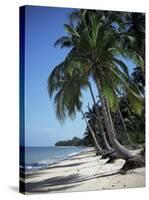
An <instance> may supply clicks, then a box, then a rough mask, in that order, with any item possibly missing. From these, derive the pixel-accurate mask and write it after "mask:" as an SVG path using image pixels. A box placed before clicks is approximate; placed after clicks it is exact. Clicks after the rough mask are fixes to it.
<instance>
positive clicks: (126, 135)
mask: <svg viewBox="0 0 149 200" xmlns="http://www.w3.org/2000/svg"><path fill="white" fill-rule="evenodd" d="M118 113H119V116H120V119H121V121H122V124H123V128H124V133H125V137H126V139H127V141H128V143H129V144H132V142H131V140H130V137H129V135H128V132H127V128H126V125H125V122H124V119H123V116H122V113H121V111H120V108H119V106H118Z"/></svg>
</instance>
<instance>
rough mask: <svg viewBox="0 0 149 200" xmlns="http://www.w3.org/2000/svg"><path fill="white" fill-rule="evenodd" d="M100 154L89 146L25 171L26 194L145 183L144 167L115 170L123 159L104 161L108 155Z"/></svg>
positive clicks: (127, 186) (125, 186)
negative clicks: (52, 162)
mask: <svg viewBox="0 0 149 200" xmlns="http://www.w3.org/2000/svg"><path fill="white" fill-rule="evenodd" d="M133 152H134V154H136V153H137V151H133ZM100 158H101V156H95V151H94V150H91V151H88V152H84V153H81V154H78V155H75V156H72V157H70V158H69V159H67V160H63V161H60V162H59V163H57V164H53V165H51V166H49V168H47V169H42V170H40V171H38V172H34V173H31V174H28V175H27V176H26V179H25V183H26V194H30V193H47V192H50V193H55V192H74V191H88V190H90V191H91V190H103V189H116V188H117V189H118V188H119V189H120V188H135V187H144V186H145V168H139V169H135V170H130V171H128V172H127V174H124V175H122V174H119V173H118V171H119V169H120V168H121V167H122V165H123V164H124V162H125V161H124V160H121V159H118V160H116V161H115V162H114V163H109V164H105V163H106V162H107V160H108V159H100ZM22 181H24V180H22Z"/></svg>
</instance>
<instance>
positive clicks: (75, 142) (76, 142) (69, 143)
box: [55, 137, 90, 146]
mask: <svg viewBox="0 0 149 200" xmlns="http://www.w3.org/2000/svg"><path fill="white" fill-rule="evenodd" d="M89 145H90V144H88V145H87V143H86V142H85V140H84V139H80V138H79V137H73V138H72V139H71V140H61V141H58V142H56V143H55V146H89Z"/></svg>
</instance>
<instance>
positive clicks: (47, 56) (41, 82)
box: [25, 6, 134, 146]
mask: <svg viewBox="0 0 149 200" xmlns="http://www.w3.org/2000/svg"><path fill="white" fill-rule="evenodd" d="M71 11H72V9H68V8H67V9H65V8H54V7H39V6H38V7H36V6H27V7H26V18H25V19H26V23H25V27H26V32H25V77H26V78H25V145H26V146H50V145H54V144H55V142H57V141H58V140H64V139H71V138H72V137H73V136H78V137H83V134H84V131H85V127H86V125H85V122H84V121H83V120H82V117H81V114H80V113H78V114H77V116H76V118H75V120H73V121H71V120H70V119H67V120H66V122H65V124H64V125H63V126H61V124H60V123H59V121H57V119H56V116H55V110H54V104H53V101H52V100H50V99H49V96H48V92H47V79H48V76H49V74H50V72H51V71H52V70H53V69H54V67H55V66H56V65H57V64H59V63H60V62H62V61H63V60H64V58H65V56H66V55H67V53H68V52H69V49H60V48H55V47H54V46H53V44H54V42H55V41H56V40H57V39H58V38H59V37H61V36H63V35H65V32H64V28H63V24H64V23H67V22H68V13H70V12H71ZM126 64H128V65H129V68H130V69H131V70H132V68H133V66H134V65H133V64H132V63H131V62H130V61H126ZM93 89H94V92H95V93H96V94H97V92H96V88H95V86H93ZM83 94H84V95H83V96H84V98H83V101H84V103H85V104H84V107H83V108H84V109H86V106H87V104H88V102H89V103H90V104H91V103H92V100H91V97H90V94H89V93H88V92H87V91H84V92H83Z"/></svg>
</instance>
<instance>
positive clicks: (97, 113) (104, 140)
mask: <svg viewBox="0 0 149 200" xmlns="http://www.w3.org/2000/svg"><path fill="white" fill-rule="evenodd" d="M89 90H90V93H91V96H92V99H93V103H94V106H95V112H96V115H97V118H98V121H99V127H100V130H101V135H102V139H103V143H104V147H105V149H106V150H108V151H109V150H111V147H110V145H109V143H108V141H107V138H106V135H105V132H104V128H103V125H102V121H101V118H100V113H99V110H98V107H97V103H96V101H95V97H94V94H93V90H92V87H91V84H90V83H89Z"/></svg>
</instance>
